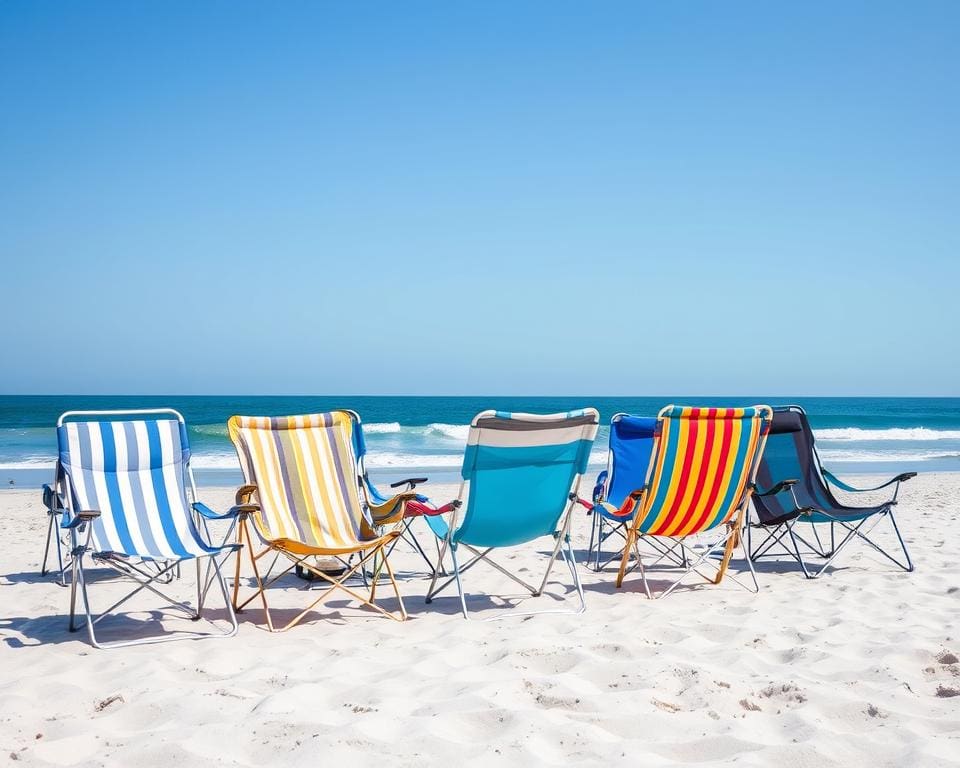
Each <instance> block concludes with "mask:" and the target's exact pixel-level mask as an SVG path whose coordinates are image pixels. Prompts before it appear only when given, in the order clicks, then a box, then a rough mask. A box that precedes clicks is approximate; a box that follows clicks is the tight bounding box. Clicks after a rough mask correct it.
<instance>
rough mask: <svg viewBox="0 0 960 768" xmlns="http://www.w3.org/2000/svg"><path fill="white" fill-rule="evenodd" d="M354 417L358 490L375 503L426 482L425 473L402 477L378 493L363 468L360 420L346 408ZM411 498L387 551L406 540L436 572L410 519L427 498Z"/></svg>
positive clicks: (381, 503) (412, 519) (364, 444)
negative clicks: (358, 474)
mask: <svg viewBox="0 0 960 768" xmlns="http://www.w3.org/2000/svg"><path fill="white" fill-rule="evenodd" d="M348 413H351V414H352V415H353V416H354V417H355V418H356V424H357V429H355V430H354V431H353V449H354V451H355V452H356V454H357V466H358V467H359V472H360V478H361V481H362V490H363V492H364V494H365V495H366V497H367V500H368V501H369V502H370V503H371V504H373V505H375V506H379V505H383V504H386V503H387V502H388V501H391V500H392V499H393V498H394V497H395V496H396V494H397V493H402V492H403V491H413V490H414V489H416V487H417V486H418V485H422V484H423V483H425V482H427V478H426V477H410V478H407V479H405V480H398V481H397V482H395V483H390V488H391V489H393V490H394V492H393V493H391V494H389V495H385V494H383V493H381V491H380V489H379V488H377V486H376V485H374V483H373V481H372V480H371V479H370V474H369V473H368V472H367V466H366V456H367V444H366V441H365V440H364V437H363V423H362V421H361V420H360V414H359V413H357V412H356V411H348ZM415 501H417V502H419V504H414V505H408V507H409V509H408V511H407V515H406V516H405V517H404V518H403V520H402V521H401V522H400V536H399V537H398V538H397V540H396V541H394V542H393V543H392V544H391V545H390V547H389V548H388V550H387V553H386V554H387V555H389V554H390V553H391V552H393V550H394V547H396V546H397V543H398V542H399V541H404V542H406V543H407V544H408V545H409V546H410V547H411V549H413V550H414V551H415V552H417V553H418V554H419V555H420V557H422V558H423V560H424V562H425V563H426V564H427V567H428V568H429V569H430V573H431V574H433V573H435V572H436V570H437V567H438V564H435V563H434V562H433V561H432V560H431V559H430V556H429V555H428V554H427V553H426V550H424V548H423V545H422V544H421V543H420V540H419V539H418V538H417V534H416V531H414V530H413V528H412V525H413V521H414V520H416V519H417V517H420V516H421V515H419V514H415V513H414V511H415V510H417V509H420V508H421V507H420V505H429V504H430V499H429V498H428V497H426V496H424V495H423V494H421V493H418V494H417V495H416V499H415ZM371 523H373V524H374V525H378V526H379V525H380V521H379V520H377V519H376V517H374V519H372V520H371Z"/></svg>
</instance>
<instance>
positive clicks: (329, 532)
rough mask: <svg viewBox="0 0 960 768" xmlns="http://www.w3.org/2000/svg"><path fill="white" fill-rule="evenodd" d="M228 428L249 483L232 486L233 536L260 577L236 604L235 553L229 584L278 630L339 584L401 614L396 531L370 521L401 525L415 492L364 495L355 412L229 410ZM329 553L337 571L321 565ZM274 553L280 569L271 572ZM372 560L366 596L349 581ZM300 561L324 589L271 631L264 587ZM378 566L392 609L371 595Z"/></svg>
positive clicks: (240, 605)
mask: <svg viewBox="0 0 960 768" xmlns="http://www.w3.org/2000/svg"><path fill="white" fill-rule="evenodd" d="M227 427H228V431H229V434H230V439H231V440H232V441H233V444H234V446H235V447H236V449H237V455H238V456H239V457H240V466H241V468H242V469H243V474H244V478H245V479H246V482H247V485H245V486H244V487H242V488H241V489H240V490H239V491H238V493H237V502H238V506H239V508H240V512H241V514H240V519H239V524H238V528H237V541H238V543H241V544H244V545H245V547H246V551H247V559H248V561H249V563H250V566H251V568H252V570H253V576H254V580H255V582H256V589H255V590H254V593H253V594H252V595H250V596H249V597H248V598H247V599H245V600H244V601H243V602H242V603H241V602H239V586H240V564H241V557H239V556H238V557H237V561H236V572H235V580H234V587H233V604H234V607H235V608H236V610H238V611H239V610H241V609H242V608H243V607H244V606H246V605H248V604H249V603H250V602H251V601H252V600H254V599H256V598H258V597H259V598H260V601H261V602H262V604H263V610H264V613H265V614H266V621H267V626H268V628H269V629H270V631H271V632H273V631H283V630H287V629H290V628H291V627H293V626H294V625H296V624H297V623H299V622H300V620H301V619H303V617H304V616H306V615H307V614H308V613H310V611H312V610H313V609H314V608H316V607H317V606H318V605H320V604H321V603H323V602H324V601H326V600H327V599H328V598H329V597H330V596H331V595H333V594H336V593H337V592H338V591H339V592H342V593H344V594H346V595H349V596H350V597H352V598H354V599H355V600H358V601H359V602H360V603H361V605H364V606H368V607H370V608H372V609H374V610H376V611H378V612H379V613H382V614H384V615H386V616H389V617H390V618H394V619H397V620H399V621H403V620H404V619H406V617H407V613H406V610H405V608H404V605H403V598H402V597H401V596H400V590H399V588H398V586H397V582H396V580H395V579H394V575H393V571H392V569H391V567H390V562H389V558H388V557H387V556H386V550H387V547H389V545H390V544H391V543H392V542H393V541H395V540H396V538H397V537H398V536H399V535H400V532H399V531H398V530H389V531H386V532H383V533H377V532H376V531H375V530H374V528H373V520H374V519H376V520H377V521H378V524H380V525H383V526H389V525H396V524H399V523H401V522H402V520H403V515H404V511H405V509H404V508H405V506H406V503H407V501H409V500H410V499H413V498H414V497H415V495H416V494H415V493H413V492H405V493H400V494H398V495H397V496H394V497H393V498H391V499H388V500H387V501H386V502H385V503H383V504H380V505H375V504H367V503H366V502H365V500H364V499H363V497H362V496H361V484H362V477H361V475H360V468H359V464H358V463H357V455H356V448H355V445H356V443H355V430H356V429H357V416H356V414H354V413H353V412H351V411H332V412H330V413H318V414H311V415H306V416H281V417H276V418H270V417H256V416H233V417H231V418H230V420H229V421H228V422H227ZM254 497H256V502H254ZM367 515H370V517H369V518H368V517H367ZM251 528H252V530H251ZM254 532H255V533H256V536H257V541H256V542H255V540H254V535H253V534H254ZM271 555H272V556H273V558H272V562H271V563H270V565H269V566H268V567H267V568H266V570H265V571H264V573H263V574H262V575H261V565H260V564H261V561H262V560H264V558H267V557H270V556H271ZM353 556H356V560H355V561H354V557H353ZM330 557H335V558H338V559H341V560H342V561H343V565H344V568H343V572H342V573H341V574H340V575H333V574H331V573H330V572H329V571H328V570H326V569H324V568H323V567H322V564H321V563H320V561H319V559H320V558H330ZM278 561H280V562H281V563H282V564H283V565H285V566H286V567H283V568H282V569H281V570H280V571H279V572H278V573H276V574H274V573H273V571H274V568H275V566H276V564H277V562H278ZM368 563H370V564H371V565H372V566H373V571H372V573H373V578H372V582H371V584H370V586H369V592H370V594H369V597H364V596H363V595H361V594H360V593H358V592H357V591H356V590H355V589H353V588H352V587H351V586H349V585H348V584H347V583H346V582H347V580H348V579H350V578H351V577H352V576H353V575H354V574H356V573H358V572H359V574H360V575H363V574H364V569H365V567H366V565H367V564H368ZM298 567H299V568H300V569H301V571H303V572H305V573H307V574H310V575H312V576H313V577H314V578H315V579H317V580H319V581H317V582H314V586H315V585H316V584H318V583H319V584H321V585H324V586H326V585H329V588H328V589H326V590H324V591H323V592H322V594H321V595H320V596H319V597H318V598H316V599H315V600H313V601H312V602H311V603H310V605H308V606H307V607H306V608H305V609H304V610H303V611H301V612H300V613H298V614H297V615H296V616H294V617H293V618H292V619H291V620H290V621H289V622H288V623H287V624H286V625H284V626H283V627H280V628H279V629H277V628H275V627H274V623H273V617H272V615H271V612H270V606H269V604H268V602H267V588H268V587H269V586H271V585H272V584H274V583H275V582H276V581H277V580H278V579H280V578H281V577H283V576H284V575H285V574H287V573H289V572H290V571H291V570H294V569H296V568H298ZM384 568H385V569H386V572H387V576H388V578H389V580H390V583H391V585H392V586H393V591H394V594H395V595H396V598H397V602H398V604H399V614H398V615H394V614H393V613H391V612H389V611H387V610H385V609H384V608H383V607H381V606H380V605H378V604H377V603H376V590H377V585H378V583H379V579H380V575H381V573H382V570H383V569H384Z"/></svg>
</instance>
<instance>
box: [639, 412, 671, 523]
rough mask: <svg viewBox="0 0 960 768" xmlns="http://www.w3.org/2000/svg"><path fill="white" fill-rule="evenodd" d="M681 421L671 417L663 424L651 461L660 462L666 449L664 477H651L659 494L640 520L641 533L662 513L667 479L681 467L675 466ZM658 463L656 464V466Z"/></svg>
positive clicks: (667, 484)
mask: <svg viewBox="0 0 960 768" xmlns="http://www.w3.org/2000/svg"><path fill="white" fill-rule="evenodd" d="M679 426H680V425H679V423H678V422H677V420H675V419H669V421H665V422H664V423H663V426H661V430H662V432H661V434H660V441H659V443H658V447H657V454H656V455H655V456H654V457H653V458H652V459H651V461H654V462H656V464H659V463H660V455H659V454H660V453H661V452H664V451H665V454H664V460H663V473H662V478H660V479H658V478H656V477H651V478H650V485H651V488H652V487H653V485H654V484H656V485H657V489H656V491H657V495H656V496H655V497H654V499H653V501H652V502H651V506H650V507H649V512H648V513H647V516H646V517H645V518H644V519H643V520H641V521H640V525H639V530H640V533H643V532H645V531H647V530H649V529H650V526H651V525H653V523H654V522H656V519H657V516H658V515H659V514H660V510H661V508H662V507H663V503H664V502H665V501H666V497H667V493H668V492H669V490H670V482H669V480H668V479H667V478H668V477H669V476H670V474H671V473H672V472H675V471H679V469H677V468H675V467H674V464H675V463H676V461H677V443H679V442H680V440H679V435H678V434H677V433H678V431H679ZM656 464H655V465H654V466H656Z"/></svg>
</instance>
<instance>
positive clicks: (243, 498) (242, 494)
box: [234, 485, 257, 506]
mask: <svg viewBox="0 0 960 768" xmlns="http://www.w3.org/2000/svg"><path fill="white" fill-rule="evenodd" d="M256 492H257V486H255V485H241V486H240V487H239V488H238V489H237V493H236V496H235V497H234V503H235V504H237V505H238V506H239V505H241V504H249V503H250V499H251V498H253V494H255V493H256Z"/></svg>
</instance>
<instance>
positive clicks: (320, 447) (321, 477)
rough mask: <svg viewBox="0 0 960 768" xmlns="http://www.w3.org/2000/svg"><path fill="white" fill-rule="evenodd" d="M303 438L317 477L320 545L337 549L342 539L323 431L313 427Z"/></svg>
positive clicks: (318, 427) (341, 544)
mask: <svg viewBox="0 0 960 768" xmlns="http://www.w3.org/2000/svg"><path fill="white" fill-rule="evenodd" d="M304 437H305V438H306V440H307V442H308V444H309V446H310V455H311V458H312V460H313V465H314V467H315V470H316V475H317V487H318V491H319V493H318V497H317V500H318V502H319V505H318V507H317V526H318V527H319V529H320V544H321V546H324V547H331V548H339V547H342V546H343V542H344V539H343V537H342V536H341V535H340V532H339V531H338V525H337V513H336V510H337V503H338V502H337V497H336V493H335V490H334V488H332V481H331V478H330V472H329V468H328V463H329V458H328V453H327V450H326V435H325V430H324V428H323V427H321V426H313V427H310V428H309V429H307V430H306V431H305V433H304Z"/></svg>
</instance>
